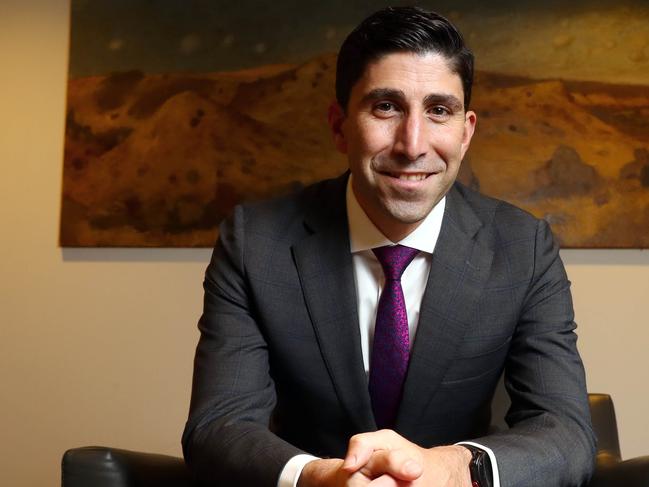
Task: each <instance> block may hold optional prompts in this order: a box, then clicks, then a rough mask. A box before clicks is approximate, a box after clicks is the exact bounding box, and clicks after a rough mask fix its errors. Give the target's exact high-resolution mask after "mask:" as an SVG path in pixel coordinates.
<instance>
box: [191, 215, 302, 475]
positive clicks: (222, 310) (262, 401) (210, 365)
mask: <svg viewBox="0 0 649 487" xmlns="http://www.w3.org/2000/svg"><path fill="white" fill-rule="evenodd" d="M245 238H246V235H244V212H243V209H242V208H241V207H237V208H236V209H235V213H234V216H233V218H232V220H229V221H227V222H225V223H223V224H222V225H221V229H220V237H219V241H218V243H217V245H216V247H215V250H214V253H213V256H212V260H211V262H210V264H209V266H208V268H207V271H206V275H205V282H204V289H205V298H204V310H203V314H202V316H201V319H200V321H199V329H200V333H201V336H200V340H199V343H198V346H197V350H196V357H195V362H194V378H193V387H192V400H191V406H190V412H189V419H188V421H187V424H186V427H185V431H184V433H183V440H182V443H183V452H184V455H185V460H186V462H187V464H188V465H189V467H190V468H191V470H192V471H193V473H194V475H195V477H196V479H197V480H198V481H199V483H200V484H201V485H202V484H205V485H208V484H210V485H212V486H214V485H255V486H269V487H274V486H275V485H276V482H277V479H278V477H279V474H280V472H281V470H282V468H283V467H284V465H285V464H286V462H287V461H288V460H289V459H290V458H291V457H293V456H294V455H296V454H299V453H303V452H302V451H301V450H299V449H298V448H295V447H294V446H292V445H290V444H289V443H287V442H285V441H284V440H282V439H280V438H279V437H277V436H276V435H275V434H273V433H272V432H271V431H270V429H269V423H270V420H271V414H272V411H273V408H274V407H275V403H276V396H275V387H274V384H273V381H272V378H271V376H270V373H269V361H268V349H267V344H266V341H265V339H264V336H263V333H262V331H261V330H260V328H259V326H258V323H257V321H256V320H255V313H254V310H253V309H251V308H252V306H251V303H250V300H249V296H248V294H247V285H246V269H245V265H244V247H245V245H244V243H245Z"/></svg>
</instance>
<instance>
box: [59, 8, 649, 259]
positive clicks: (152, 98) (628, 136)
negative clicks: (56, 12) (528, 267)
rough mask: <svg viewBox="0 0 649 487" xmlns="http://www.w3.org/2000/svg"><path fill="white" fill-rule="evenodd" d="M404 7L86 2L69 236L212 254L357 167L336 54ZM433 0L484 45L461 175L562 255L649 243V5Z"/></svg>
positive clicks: (68, 241) (75, 38)
mask: <svg viewBox="0 0 649 487" xmlns="http://www.w3.org/2000/svg"><path fill="white" fill-rule="evenodd" d="M390 3H391V4H393V5H398V4H400V3H403V2H390ZM387 4H388V2H377V1H357V2H353V1H342V0H339V1H331V2H326V3H325V2H319V3H317V4H313V3H308V2H295V1H288V0H285V1H282V0H275V1H272V2H271V1H268V0H256V1H253V0H241V1H239V2H221V1H208V0H193V1H190V2H186V1H180V0H174V1H172V0H158V1H156V2H150V1H146V0H130V1H126V0H94V1H87V0H72V7H71V35H70V67H69V82H68V94H67V110H66V130H65V153H64V161H63V162H64V164H63V166H64V169H63V190H62V211H61V222H60V243H61V245H62V246H65V247H98V246H100V247H211V246H213V244H214V241H215V239H216V236H217V232H218V225H219V223H220V221H221V220H222V219H223V218H225V217H227V215H228V214H229V213H230V212H231V211H232V208H233V207H234V205H236V204H237V203H239V202H244V201H255V200H259V199H263V198H268V197H272V196H275V195H281V194H285V193H287V192H290V191H294V190H296V189H298V188H300V187H302V186H305V185H308V184H310V183H311V182H314V181H317V180H319V179H323V178H327V177H333V176H336V175H339V174H341V173H342V172H343V171H344V170H345V168H346V161H345V159H344V157H343V156H341V155H340V154H338V153H337V152H336V151H335V149H334V147H333V144H332V140H331V136H330V134H329V129H328V127H327V124H326V113H327V107H328V105H329V103H330V102H331V100H332V99H333V95H334V91H333V84H334V77H335V62H336V54H335V53H336V51H337V49H338V48H339V46H340V43H341V42H342V40H343V39H344V37H345V36H346V34H347V33H348V32H349V30H350V29H351V28H353V26H354V25H355V24H357V23H358V22H359V21H360V20H361V19H362V18H363V17H364V16H365V15H367V14H368V13H370V12H372V11H374V10H376V9H378V8H380V7H382V6H385V5H387ZM420 5H421V6H423V7H425V8H430V9H434V10H437V11H439V12H440V13H442V14H444V15H446V16H447V17H449V18H450V19H451V20H452V21H453V22H454V23H456V24H457V25H458V26H459V28H460V29H461V30H462V32H463V33H464V35H465V37H466V40H467V43H468V44H469V46H470V47H471V48H472V49H473V51H474V53H475V55H476V71H477V73H476V80H475V85H474V91H473V98H472V102H471V105H472V106H471V107H470V108H471V109H473V110H475V111H476V112H477V115H478V127H477V131H476V135H475V137H474V139H473V143H472V146H471V149H470V150H469V152H468V154H467V156H466V157H465V160H464V162H463V166H462V171H461V180H462V181H463V182H464V183H465V184H467V185H470V186H472V187H474V188H476V189H479V190H480V191H481V192H483V193H485V194H488V195H491V196H494V197H497V198H501V199H504V200H507V201H509V202H511V203H513V204H515V205H517V206H520V207H522V208H524V209H526V210H528V211H530V212H531V213H533V214H534V215H536V216H538V217H540V218H544V219H546V220H547V221H548V222H549V223H550V225H551V226H552V229H553V231H554V233H555V236H556V238H557V240H558V241H559V243H560V244H561V246H562V247H566V248H649V29H647V28H646V26H647V25H649V6H648V5H647V4H646V2H642V1H637V0H636V1H633V0H629V1H621V2H613V1H585V0H582V1H576V2H572V3H570V4H569V5H568V4H566V3H563V2H558V1H554V0H546V1H543V2H542V1H540V0H534V1H531V2H524V3H523V2H514V1H512V0H500V1H498V0H496V1H493V2H488V3H487V4H485V3H483V2H478V1H438V2H430V1H424V2H420Z"/></svg>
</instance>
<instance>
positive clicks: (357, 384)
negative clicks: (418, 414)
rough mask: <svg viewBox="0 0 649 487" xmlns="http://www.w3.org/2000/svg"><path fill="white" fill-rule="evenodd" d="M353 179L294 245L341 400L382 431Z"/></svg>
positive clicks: (360, 423) (311, 218)
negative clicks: (364, 341) (368, 370)
mask: <svg viewBox="0 0 649 487" xmlns="http://www.w3.org/2000/svg"><path fill="white" fill-rule="evenodd" d="M346 182H347V177H343V178H339V179H338V180H336V181H335V182H334V183H332V184H335V186H336V187H335V189H334V190H333V191H329V192H328V193H327V196H326V198H327V199H329V201H327V200H324V201H318V202H316V205H317V206H316V207H315V208H314V210H313V211H312V212H311V213H310V214H309V215H308V216H307V218H306V219H305V224H306V225H307V227H308V229H309V231H310V232H312V233H311V234H310V235H309V236H307V237H306V238H305V239H303V240H301V241H300V242H298V243H297V244H295V245H294V246H293V255H294V257H295V263H296V266H297V271H298V274H299V277H300V282H301V285H302V290H303V293H304V299H305V301H306V305H307V309H308V311H309V315H310V317H311V321H312V322H313V326H314V329H315V333H316V337H317V340H318V344H319V346H320V350H321V352H322V357H323V359H324V361H325V364H326V366H327V369H328V371H329V375H330V376H331V380H332V382H333V384H334V387H335V389H336V392H337V394H338V398H339V400H340V402H341V404H342V405H343V407H344V408H345V409H346V410H347V412H348V414H349V415H350V417H351V419H352V421H353V423H354V425H355V427H356V428H357V429H358V430H359V431H369V430H373V429H376V425H375V423H374V417H373V415H372V409H371V403H370V398H369V393H368V390H367V378H366V375H365V370H364V367H363V356H362V352H361V345H360V332H359V325H358V309H357V304H356V302H357V298H356V286H355V284H354V271H353V263H352V255H351V252H350V249H349V237H348V235H349V230H348V225H347V213H346V210H345V187H346Z"/></svg>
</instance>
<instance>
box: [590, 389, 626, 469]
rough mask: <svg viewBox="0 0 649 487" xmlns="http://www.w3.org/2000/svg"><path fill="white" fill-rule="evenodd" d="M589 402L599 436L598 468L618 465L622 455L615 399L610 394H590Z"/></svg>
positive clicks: (594, 426)
mask: <svg viewBox="0 0 649 487" xmlns="http://www.w3.org/2000/svg"><path fill="white" fill-rule="evenodd" d="M588 402H589V404H590V415H591V418H592V421H593V429H594V430H595V435H596V436H597V466H605V465H610V464H613V463H617V462H619V461H620V460H621V459H622V458H621V457H622V455H621V454H620V439H619V437H618V434H617V420H616V419H615V407H614V406H613V399H611V396H609V395H608V394H588Z"/></svg>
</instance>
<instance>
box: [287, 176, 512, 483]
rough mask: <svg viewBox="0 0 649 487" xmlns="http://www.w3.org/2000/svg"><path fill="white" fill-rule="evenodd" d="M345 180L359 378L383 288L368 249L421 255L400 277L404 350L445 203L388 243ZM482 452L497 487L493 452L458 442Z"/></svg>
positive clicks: (298, 462)
mask: <svg viewBox="0 0 649 487" xmlns="http://www.w3.org/2000/svg"><path fill="white" fill-rule="evenodd" d="M351 179H352V178H351V176H350V177H349V181H348V183H347V195H346V200H347V221H348V223H349V244H350V251H351V253H352V260H353V266H354V279H355V283H356V296H357V297H358V304H357V305H358V322H359V326H360V335H361V350H362V353H363V364H364V366H365V373H366V374H369V370H370V361H371V350H372V342H373V339H374V326H375V323H376V312H377V308H378V302H379V297H380V296H381V291H382V289H383V286H384V285H385V277H384V275H383V269H382V268H381V264H380V262H379V261H378V259H377V258H376V256H375V255H374V252H372V249H373V248H376V247H382V246H384V245H394V244H395V243H398V244H400V245H405V246H407V247H412V248H414V249H417V250H420V251H421V252H420V253H419V254H418V255H417V256H416V257H415V258H414V259H413V260H412V262H411V263H410V264H409V265H408V267H406V269H405V271H404V272H403V275H402V276H401V286H402V288H403V295H404V300H405V303H406V312H407V315H408V330H409V336H410V347H411V348H412V343H413V340H414V337H415V334H416V333H417V325H418V323H419V309H420V307H421V301H422V299H423V296H424V291H425V290H426V283H427V281H428V274H429V273H430V268H431V263H432V259H433V252H434V251H435V245H436V244H437V238H438V237H439V232H440V230H441V228H442V219H443V216H444V208H445V207H446V197H444V198H442V200H441V201H440V202H439V203H438V204H437V205H436V206H435V207H434V208H433V209H432V211H431V212H430V213H429V214H428V216H426V218H425V219H424V221H423V222H421V224H420V225H419V226H418V227H417V228H416V229H415V230H414V231H413V232H412V233H410V234H409V235H408V236H407V237H406V238H404V239H403V240H401V241H399V242H391V241H390V240H389V239H388V238H387V237H386V236H385V235H383V234H382V233H381V231H380V230H379V229H378V228H376V226H375V225H374V224H373V223H372V221H371V220H370V219H369V218H368V216H367V215H366V214H365V211H363V209H362V208H361V206H360V205H359V203H358V201H357V200H356V196H355V195H354V192H353V191H352V185H351ZM464 443H467V444H471V445H474V446H477V447H479V448H482V449H483V450H485V451H486V452H487V454H488V455H489V458H490V459H491V465H492V470H493V477H494V478H493V485H494V487H500V480H499V476H498V465H497V463H496V457H495V455H494V454H493V452H492V451H491V450H490V449H489V448H487V447H485V446H483V445H479V444H476V443H472V442H464ZM312 460H317V457H314V456H312V455H296V456H294V457H293V458H291V459H290V460H289V461H288V462H287V464H286V465H285V466H284V469H283V470H282V472H281V474H280V477H279V480H278V482H277V487H296V486H297V481H298V479H299V477H300V474H301V473H302V469H303V468H304V466H305V465H306V464H307V463H309V462H310V461H312Z"/></svg>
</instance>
